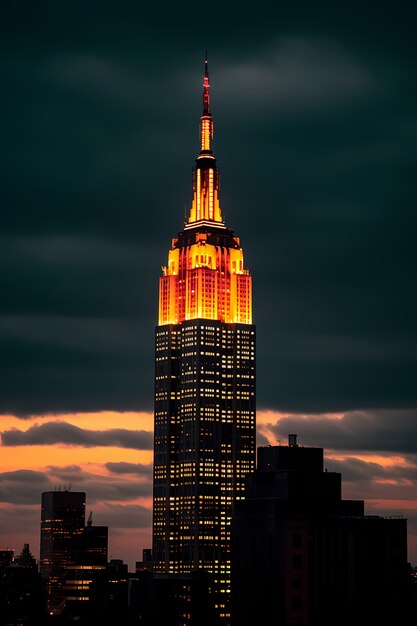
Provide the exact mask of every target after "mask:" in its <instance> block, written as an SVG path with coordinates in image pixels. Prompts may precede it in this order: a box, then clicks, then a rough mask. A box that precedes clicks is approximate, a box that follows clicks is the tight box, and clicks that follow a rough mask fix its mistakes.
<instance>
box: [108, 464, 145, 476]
mask: <svg viewBox="0 0 417 626" xmlns="http://www.w3.org/2000/svg"><path fill="white" fill-rule="evenodd" d="M105 467H106V468H107V469H108V470H109V472H111V473H112V474H139V475H140V476H152V468H153V465H152V464H151V463H150V464H149V465H144V464H143V463H126V462H124V461H120V462H118V463H112V462H110V461H109V462H108V463H105Z"/></svg>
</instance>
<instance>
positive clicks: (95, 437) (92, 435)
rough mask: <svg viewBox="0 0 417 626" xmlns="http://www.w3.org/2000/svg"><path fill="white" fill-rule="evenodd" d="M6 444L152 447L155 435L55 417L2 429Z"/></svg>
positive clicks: (138, 448) (3, 442) (4, 443)
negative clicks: (86, 426)
mask: <svg viewBox="0 0 417 626" xmlns="http://www.w3.org/2000/svg"><path fill="white" fill-rule="evenodd" d="M1 437H2V445H3V446H28V445H42V446H44V445H52V444H63V445H69V446H84V447H87V448H89V447H92V446H116V447H121V448H134V449H136V450H149V449H150V448H152V441H153V435H152V433H150V432H147V431H145V430H127V429H124V428H112V429H109V430H100V431H95V430H87V429H83V428H79V427H78V426H74V425H73V424H68V423H67V422H64V421H53V422H48V423H46V424H41V425H37V424H35V425H34V426H31V427H30V428H28V430H26V431H21V430H18V429H12V430H8V431H4V432H2V433H1Z"/></svg>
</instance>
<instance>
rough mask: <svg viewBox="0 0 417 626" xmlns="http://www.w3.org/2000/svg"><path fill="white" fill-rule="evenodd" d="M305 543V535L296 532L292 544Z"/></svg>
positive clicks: (299, 544)
mask: <svg viewBox="0 0 417 626" xmlns="http://www.w3.org/2000/svg"><path fill="white" fill-rule="evenodd" d="M302 543H303V536H302V535H301V534H300V533H296V534H295V535H293V536H292V545H293V546H297V547H300V546H301V545H302Z"/></svg>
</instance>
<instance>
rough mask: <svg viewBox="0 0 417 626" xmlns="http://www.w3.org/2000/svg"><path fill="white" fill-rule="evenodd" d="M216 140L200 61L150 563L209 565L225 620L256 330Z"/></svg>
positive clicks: (169, 275) (159, 348)
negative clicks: (227, 219) (199, 108)
mask: <svg viewBox="0 0 417 626" xmlns="http://www.w3.org/2000/svg"><path fill="white" fill-rule="evenodd" d="M212 139H213V119H212V115H211V111H210V82H209V75H208V69H207V60H206V63H205V75H204V83H203V114H202V116H201V126H200V152H199V155H198V157H197V159H196V165H195V169H194V182H193V192H194V194H193V200H192V205H191V209H190V212H189V216H188V220H187V221H186V222H185V223H184V228H183V230H182V231H181V232H179V233H178V236H177V237H175V238H174V239H173V240H172V246H171V249H170V250H169V253H168V263H167V265H166V267H163V275H162V276H161V278H160V287H159V323H158V326H157V328H156V337H155V427H154V494H153V545H152V559H153V571H154V572H155V573H156V574H158V573H159V574H176V575H187V574H189V573H190V572H192V571H194V570H197V569H204V570H206V571H208V572H209V573H210V574H211V575H212V577H213V582H214V589H215V590H216V592H215V593H217V608H218V610H219V613H220V614H221V617H222V619H225V620H226V621H227V620H228V608H227V605H228V598H229V596H230V571H231V553H230V550H231V545H230V542H231V536H230V523H231V512H232V504H233V502H234V500H235V499H237V500H239V499H240V498H243V497H244V480H245V476H246V475H247V474H248V473H250V472H253V471H254V469H255V450H256V444H255V326H254V325H253V324H252V278H251V275H250V273H249V271H248V270H247V269H246V268H245V267H244V259H243V250H242V247H241V245H240V240H239V238H238V237H236V236H235V234H234V232H233V231H232V230H230V229H229V228H227V227H226V225H225V223H224V221H223V218H222V213H221V209H220V203H219V173H218V169H217V165H216V159H215V158H214V155H213V152H212Z"/></svg>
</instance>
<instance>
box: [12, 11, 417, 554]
mask: <svg viewBox="0 0 417 626" xmlns="http://www.w3.org/2000/svg"><path fill="white" fill-rule="evenodd" d="M411 4H412V3H406V2H401V1H400V2H383V1H382V0H381V1H379V2H369V1H368V2H366V1H365V2H361V3H354V2H347V1H345V0H342V1H340V2H336V3H335V2H330V1H329V2H295V1H294V2H279V3H271V6H268V4H266V5H259V7H257V6H255V5H250V6H249V8H248V7H247V6H246V5H244V4H237V3H227V4H225V5H222V4H220V3H218V4H213V3H207V8H205V5H204V3H201V2H198V3H189V4H188V3H186V4H180V5H177V4H173V3H170V4H167V5H165V4H159V3H153V4H152V6H151V7H150V6H148V5H144V4H143V3H139V2H137V1H135V2H133V1H130V0H102V1H100V2H98V1H97V2H94V1H88V0H83V1H82V2H81V1H76V0H72V1H71V2H69V1H66V0H60V2H56V0H54V1H50V2H42V1H41V2H33V1H27V2H23V1H21V2H19V1H18V0H15V1H12V0H3V2H2V5H1V8H0V47H1V57H0V81H1V83H0V84H1V98H0V110H1V114H0V120H1V125H2V141H1V142H0V158H1V176H0V198H1V200H0V201H1V208H2V210H1V231H0V239H1V245H0V268H1V272H0V293H1V314H0V368H1V375H0V414H1V416H0V432H1V434H2V445H1V450H0V547H6V546H9V545H10V546H11V547H14V548H15V549H16V550H17V551H18V552H19V551H20V550H21V548H22V546H23V543H24V542H27V541H30V542H31V549H32V551H33V552H34V553H35V554H36V555H38V550H39V519H40V507H39V503H40V493H41V491H44V490H49V489H54V488H55V487H56V486H58V485H64V484H66V485H69V484H70V485H71V488H72V489H73V490H82V491H86V492H87V507H88V508H91V509H92V510H93V512H94V517H93V521H94V522H95V523H97V524H108V525H109V526H110V537H111V556H112V557H114V558H125V559H126V560H128V561H129V559H130V564H133V563H134V560H135V559H136V560H137V559H139V558H140V556H141V554H140V550H141V548H142V547H147V546H148V545H150V544H149V541H150V534H149V523H150V511H151V493H152V485H151V463H152V450H151V448H152V415H151V412H152V406H153V334H154V326H155V324H156V322H157V301H158V277H159V275H160V272H161V265H164V264H165V263H166V260H167V253H168V249H169V247H170V244H171V238H172V237H174V236H176V234H177V232H178V231H179V230H181V228H182V225H183V220H184V212H185V211H188V209H189V207H190V204H191V199H192V187H191V183H192V167H193V165H194V159H195V158H196V156H197V154H198V150H199V139H198V133H199V117H200V115H201V111H202V76H203V65H204V57H205V53H206V50H207V53H208V59H209V69H210V79H211V109H212V113H213V117H214V124H215V137H214V154H215V156H216V157H217V162H218V165H219V168H220V177H221V190H220V202H221V208H222V211H223V215H224V217H225V219H226V224H227V226H229V227H230V228H232V229H234V230H235V233H236V235H238V236H240V238H241V242H242V246H243V249H244V252H245V262H246V267H248V268H249V269H250V270H251V273H252V275H253V281H254V294H253V295H254V322H255V324H256V326H257V407H258V443H259V444H265V443H267V442H270V443H276V442H284V443H286V440H287V435H288V433H290V432H295V433H298V439H299V443H301V444H304V445H315V446H319V447H323V448H324V449H325V458H326V467H328V468H329V470H335V471H340V472H342V484H343V486H344V487H343V496H344V497H358V498H362V499H365V501H366V507H365V510H366V512H367V513H370V514H373V513H378V514H383V515H404V516H406V517H407V518H408V528H409V537H410V539H409V560H410V561H411V562H413V563H414V564H417V539H416V537H417V490H416V482H417V384H416V380H417V323H416V320H417V300H416V245H415V233H416V230H417V219H416V211H417V202H416V200H417V192H416V180H417V176H416V163H417V147H416V145H417V107H416V96H417V86H416V85H417V82H416V67H417V63H416V60H417V38H416V35H415V32H416V31H415V29H416V23H417V9H416V8H413V7H411ZM335 5H336V6H335ZM3 544H4V545H3ZM132 553H134V554H133V557H132Z"/></svg>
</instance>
